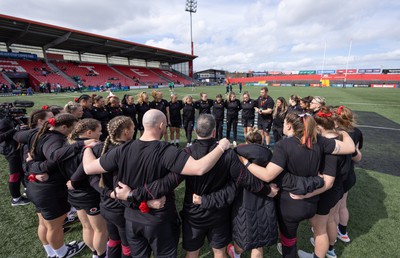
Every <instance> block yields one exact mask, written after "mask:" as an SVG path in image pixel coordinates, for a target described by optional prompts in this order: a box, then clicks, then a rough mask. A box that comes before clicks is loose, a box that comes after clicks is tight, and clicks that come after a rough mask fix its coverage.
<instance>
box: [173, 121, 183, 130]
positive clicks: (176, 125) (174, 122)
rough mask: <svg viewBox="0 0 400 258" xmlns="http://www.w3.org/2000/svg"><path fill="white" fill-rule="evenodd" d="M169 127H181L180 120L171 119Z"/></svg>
mask: <svg viewBox="0 0 400 258" xmlns="http://www.w3.org/2000/svg"><path fill="white" fill-rule="evenodd" d="M170 127H175V128H182V121H171V125H170Z"/></svg>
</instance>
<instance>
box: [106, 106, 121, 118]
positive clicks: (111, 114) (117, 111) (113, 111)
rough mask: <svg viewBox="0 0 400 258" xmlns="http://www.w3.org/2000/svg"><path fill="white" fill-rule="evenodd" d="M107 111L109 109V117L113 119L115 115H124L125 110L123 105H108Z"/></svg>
mask: <svg viewBox="0 0 400 258" xmlns="http://www.w3.org/2000/svg"><path fill="white" fill-rule="evenodd" d="M107 111H108V117H109V118H110V120H111V119H113V118H114V117H117V116H123V115H124V111H122V108H121V107H111V106H108V107H107Z"/></svg>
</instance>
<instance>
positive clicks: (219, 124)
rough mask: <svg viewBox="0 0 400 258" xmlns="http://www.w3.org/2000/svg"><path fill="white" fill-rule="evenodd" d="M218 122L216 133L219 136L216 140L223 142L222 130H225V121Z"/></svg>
mask: <svg viewBox="0 0 400 258" xmlns="http://www.w3.org/2000/svg"><path fill="white" fill-rule="evenodd" d="M215 122H216V126H215V129H216V133H217V135H216V136H215V138H216V139H217V140H221V139H222V138H223V137H224V136H223V135H222V130H223V129H224V120H215Z"/></svg>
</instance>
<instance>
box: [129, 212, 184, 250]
mask: <svg viewBox="0 0 400 258" xmlns="http://www.w3.org/2000/svg"><path fill="white" fill-rule="evenodd" d="M179 226H180V220H179V217H178V216H176V217H175V218H174V219H172V220H167V221H164V222H162V223H157V224H153V225H146V224H142V223H140V222H139V221H132V220H129V219H127V220H126V237H127V239H128V243H129V246H130V248H131V256H132V257H138V258H139V257H150V254H151V251H153V255H154V257H160V258H162V257H164V258H167V257H168V258H169V257H171V258H172V257H178V253H177V249H178V242H179V236H180V228H179Z"/></svg>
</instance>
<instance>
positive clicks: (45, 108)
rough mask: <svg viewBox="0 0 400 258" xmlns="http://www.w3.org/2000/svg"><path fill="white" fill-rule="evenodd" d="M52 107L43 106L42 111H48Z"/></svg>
mask: <svg viewBox="0 0 400 258" xmlns="http://www.w3.org/2000/svg"><path fill="white" fill-rule="evenodd" d="M49 108H50V107H49V106H47V105H44V106H42V110H48V109H49Z"/></svg>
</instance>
